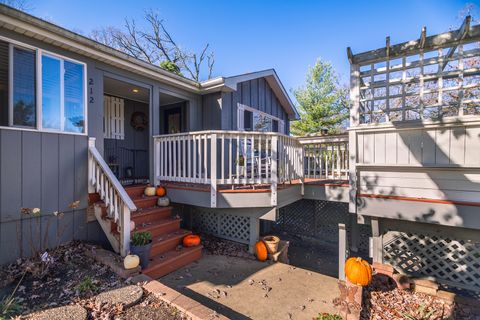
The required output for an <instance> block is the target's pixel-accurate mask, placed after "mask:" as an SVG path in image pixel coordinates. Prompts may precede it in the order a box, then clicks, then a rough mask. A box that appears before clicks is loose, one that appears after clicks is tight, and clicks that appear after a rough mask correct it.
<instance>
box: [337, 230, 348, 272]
mask: <svg viewBox="0 0 480 320" xmlns="http://www.w3.org/2000/svg"><path fill="white" fill-rule="evenodd" d="M346 260H347V230H346V229H345V224H344V223H339V224H338V279H339V280H342V281H343V280H345V261H346Z"/></svg>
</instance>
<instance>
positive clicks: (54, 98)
mask: <svg viewBox="0 0 480 320" xmlns="http://www.w3.org/2000/svg"><path fill="white" fill-rule="evenodd" d="M60 62H61V61H60V60H59V59H56V58H52V57H49V56H45V55H44V56H42V126H43V128H45V129H54V130H60V129H61V125H60V122H61V121H60V118H61V116H62V115H61V107H60V106H61V105H62V99H61V81H60Z"/></svg>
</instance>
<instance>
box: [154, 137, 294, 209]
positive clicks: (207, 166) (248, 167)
mask: <svg viewBox="0 0 480 320" xmlns="http://www.w3.org/2000/svg"><path fill="white" fill-rule="evenodd" d="M154 141H155V142H154V144H155V151H154V152H155V155H154V158H155V160H154V163H155V177H156V180H157V181H156V183H159V181H161V180H162V181H180V182H191V183H201V184H210V185H211V187H212V188H211V190H212V201H211V204H212V206H213V207H215V206H216V189H217V187H216V186H217V185H218V184H225V185H245V184H270V185H271V186H272V205H276V190H277V184H278V183H285V182H288V181H292V180H295V179H301V178H302V168H303V165H302V162H303V156H302V146H301V145H300V144H299V143H298V141H297V140H296V139H295V138H293V137H289V136H285V135H281V134H277V133H264V132H243V131H199V132H189V133H179V134H172V135H161V136H155V137H154Z"/></svg>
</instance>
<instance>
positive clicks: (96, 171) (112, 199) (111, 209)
mask: <svg viewBox="0 0 480 320" xmlns="http://www.w3.org/2000/svg"><path fill="white" fill-rule="evenodd" d="M88 144H89V145H88V151H89V152H88V186H89V192H96V193H98V194H99V195H100V198H101V199H102V200H103V202H104V203H105V205H106V210H107V216H108V218H110V219H111V220H112V221H113V222H115V223H116V224H117V226H118V229H119V233H120V239H119V244H120V246H119V251H120V254H121V255H122V256H126V255H127V254H128V253H129V251H130V213H131V212H132V211H136V210H137V207H136V206H135V204H134V203H133V201H132V199H130V197H129V195H128V194H127V192H126V191H125V189H124V188H123V186H122V184H121V183H120V181H118V179H117V177H115V175H114V174H113V172H112V170H111V169H110V167H109V166H108V165H107V163H106V162H105V160H104V159H103V157H102V156H101V155H100V153H99V152H98V150H97V148H95V138H90V139H89V143H88ZM110 238H111V237H109V239H110Z"/></svg>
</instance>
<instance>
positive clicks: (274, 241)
mask: <svg viewBox="0 0 480 320" xmlns="http://www.w3.org/2000/svg"><path fill="white" fill-rule="evenodd" d="M263 242H265V246H266V247H267V251H268V253H269V254H275V253H277V251H278V243H279V242H280V238H279V237H277V236H265V237H264V238H263Z"/></svg>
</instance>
